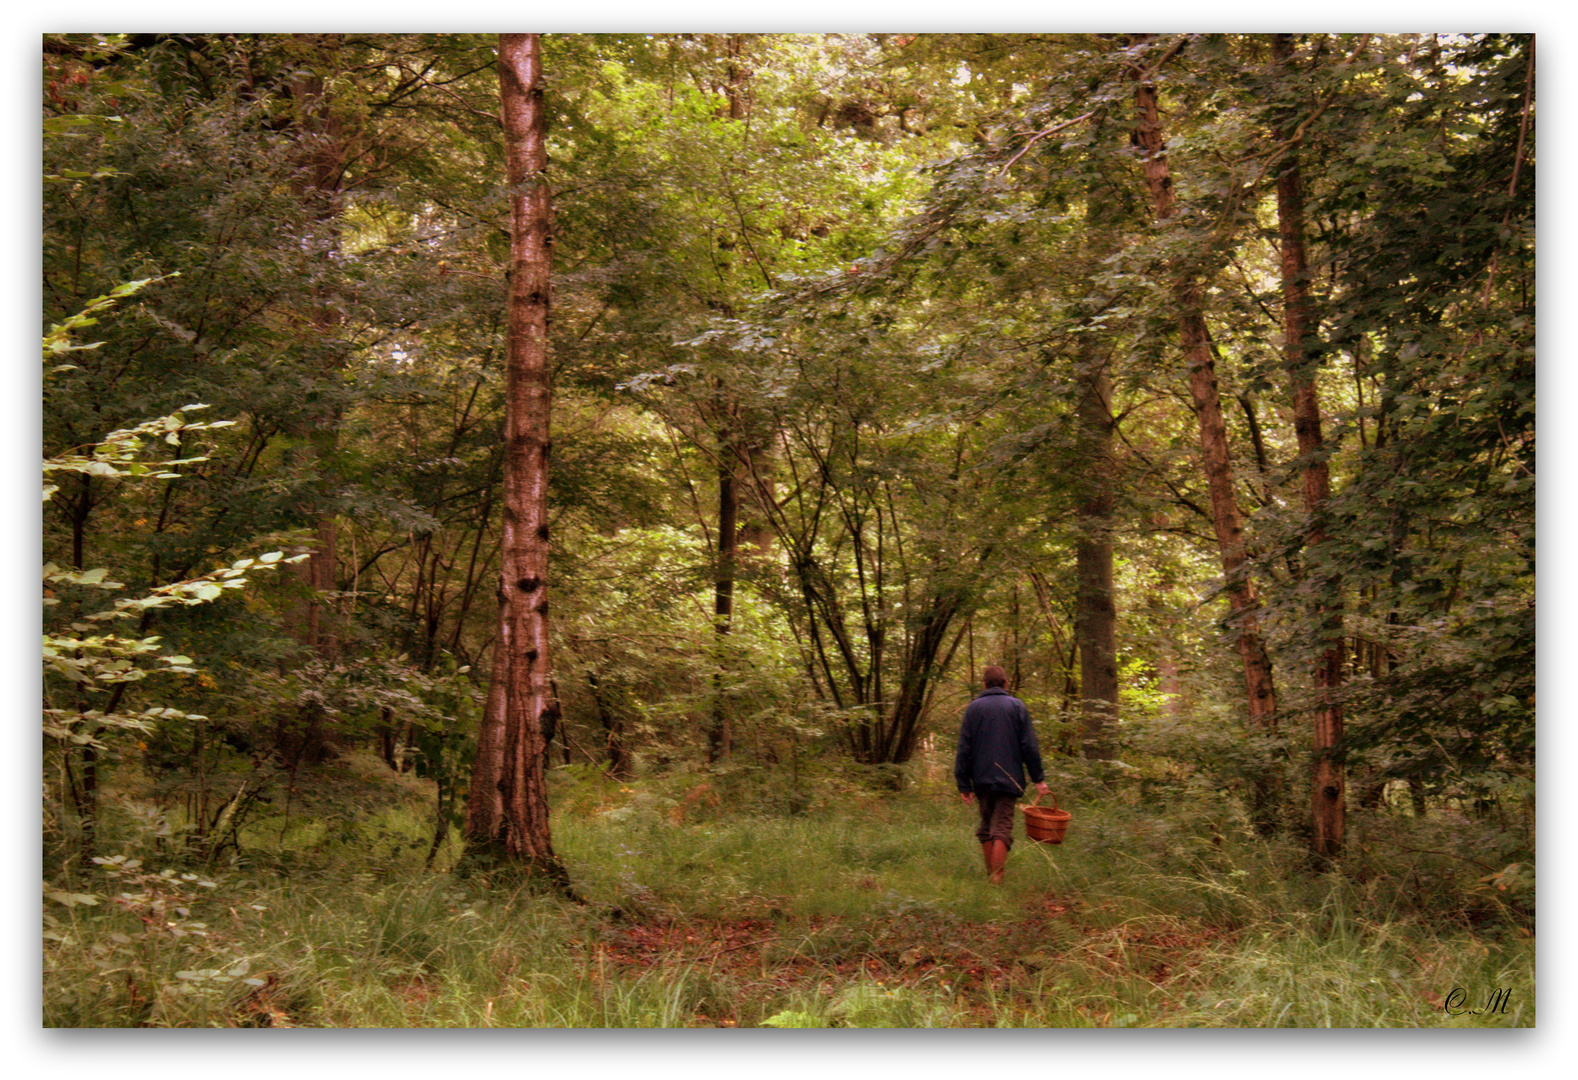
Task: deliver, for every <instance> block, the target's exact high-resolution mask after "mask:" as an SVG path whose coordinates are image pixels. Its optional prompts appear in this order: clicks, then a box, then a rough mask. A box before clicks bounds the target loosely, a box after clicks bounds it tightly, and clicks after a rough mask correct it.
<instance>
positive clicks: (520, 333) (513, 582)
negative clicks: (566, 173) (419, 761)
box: [466, 34, 569, 890]
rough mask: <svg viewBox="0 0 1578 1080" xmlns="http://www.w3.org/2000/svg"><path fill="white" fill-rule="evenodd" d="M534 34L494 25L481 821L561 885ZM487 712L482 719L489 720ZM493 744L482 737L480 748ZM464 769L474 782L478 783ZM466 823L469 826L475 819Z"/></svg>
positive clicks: (541, 152) (508, 849) (544, 196)
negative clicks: (497, 168)
mask: <svg viewBox="0 0 1578 1080" xmlns="http://www.w3.org/2000/svg"><path fill="white" fill-rule="evenodd" d="M540 37H541V36H540V35H538V34H500V35H499V97H500V101H501V103H502V106H503V122H504V147H505V162H506V169H507V180H508V182H509V188H510V269H509V297H508V304H509V313H508V328H507V330H506V334H507V344H508V370H507V376H506V382H505V421H504V447H505V464H504V525H503V541H502V548H501V557H500V562H501V574H500V587H499V594H500V601H501V602H500V608H501V610H500V619H499V623H500V633H499V642H498V646H497V647H498V648H500V649H502V650H503V651H504V655H503V659H502V661H501V662H499V663H495V664H494V669H493V670H494V677H495V679H497V680H499V681H501V682H502V683H503V694H502V697H503V714H504V715H503V731H502V733H496V734H502V737H503V738H502V742H503V747H502V760H501V761H500V762H499V772H498V776H497V781H496V787H497V790H498V794H499V799H500V802H501V810H502V814H501V818H500V820H499V821H497V822H494V823H486V824H491V825H492V829H491V832H490V833H489V834H488V839H489V841H490V842H491V844H492V845H493V846H494V847H495V848H496V849H497V850H498V851H499V853H501V854H502V855H503V856H504V858H506V859H508V860H510V861H512V862H515V863H518V864H521V865H524V866H525V867H527V868H528V869H529V870H530V871H531V872H532V873H533V874H538V875H542V876H544V877H546V878H548V879H550V880H551V881H553V882H554V883H555V884H557V885H558V886H559V887H560V888H562V889H565V890H568V888H569V878H568V875H567V874H566V873H565V869H564V866H563V864H562V863H561V862H560V861H559V859H558V857H557V856H556V855H555V854H554V852H553V844H552V840H551V836H550V834H549V829H548V794H547V787H546V784H545V778H544V769H543V761H544V754H545V750H546V748H547V734H548V732H550V731H551V730H552V726H553V724H554V722H555V721H556V719H557V716H558V707H557V703H556V701H555V700H554V694H553V684H552V680H551V677H550V676H551V671H552V668H551V656H550V653H549V640H548V625H549V624H548V458H549V452H550V448H551V443H550V439H549V405H550V386H549V367H548V307H549V283H550V273H551V269H552V244H553V238H552V235H551V233H550V225H551V212H552V204H551V200H550V196H549V191H548V185H547V178H546V176H545V175H544V173H545V170H546V168H547V165H548V154H547V115H546V113H545V111H544V103H543V72H542V46H541V40H540ZM487 722H488V721H487V719H485V720H484V723H487ZM477 749H478V760H477V767H476V768H475V769H474V774H475V775H476V777H477V779H480V780H481V781H482V784H483V785H486V783H487V782H488V780H489V779H490V778H489V777H488V775H487V774H488V770H489V768H490V762H489V761H487V760H485V759H484V758H483V749H484V745H483V740H482V739H479V741H478V748H477ZM492 749H493V748H492V747H489V750H490V752H491V751H492ZM477 779H474V780H473V788H474V789H475V788H477V787H478V786H479V785H478V783H477ZM490 802H491V794H489V793H488V792H486V791H483V792H481V793H479V792H477V791H476V790H474V791H473V799H472V801H471V803H470V804H468V821H467V829H466V832H467V835H468V837H474V838H476V839H479V840H480V839H481V834H482V827H483V825H484V824H485V823H484V822H482V821H477V822H475V823H473V822H472V821H471V820H470V818H469V810H470V807H471V806H475V805H487V804H489V803H490ZM474 826H475V827H474Z"/></svg>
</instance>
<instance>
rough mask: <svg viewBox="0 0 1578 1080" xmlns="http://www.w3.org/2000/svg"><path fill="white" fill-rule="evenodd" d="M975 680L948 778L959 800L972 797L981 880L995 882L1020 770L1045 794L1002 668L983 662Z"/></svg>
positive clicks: (1025, 714) (1010, 837) (1026, 727)
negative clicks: (977, 690)
mask: <svg viewBox="0 0 1578 1080" xmlns="http://www.w3.org/2000/svg"><path fill="white" fill-rule="evenodd" d="M981 681H982V682H983V683H985V684H986V689H985V690H983V691H982V692H981V694H980V696H978V697H977V698H976V699H975V700H974V701H972V702H970V705H969V707H968V708H966V709H965V710H964V723H963V724H961V725H960V727H959V752H958V754H957V755H956V756H955V757H954V759H953V778H954V781H955V782H956V783H957V784H958V785H959V795H960V797H962V798H963V799H964V801H965V802H969V801H970V800H971V799H974V800H975V801H976V804H977V806H978V807H979V809H980V812H981V824H980V826H979V827H978V828H977V829H976V830H975V835H976V838H977V839H979V840H980V841H981V854H982V856H983V857H985V859H986V875H987V880H988V881H990V882H991V883H992V884H993V885H996V884H999V883H1000V882H1001V881H1002V880H1003V866H1004V864H1006V863H1007V862H1008V849H1009V848H1010V847H1012V846H1013V843H1014V804H1015V802H1017V801H1018V799H1019V796H1020V794H1021V793H1023V791H1024V790H1025V771H1026V770H1027V769H1028V770H1029V772H1030V779H1031V780H1033V781H1035V785H1036V790H1038V791H1040V792H1041V794H1043V795H1045V794H1046V793H1047V785H1046V774H1045V773H1044V772H1042V770H1041V748H1040V747H1039V746H1038V745H1037V744H1036V729H1035V728H1034V727H1033V726H1031V723H1030V710H1029V709H1027V708H1025V703H1024V702H1023V701H1020V700H1019V699H1018V698H1016V697H1014V696H1013V695H1012V694H1010V693H1009V692H1008V691H1007V690H1006V689H1004V687H1006V686H1007V685H1008V673H1007V672H1006V671H1004V670H1003V669H1002V668H1001V667H999V666H998V665H996V664H989V665H988V666H987V667H986V669H985V670H984V671H982V672H981Z"/></svg>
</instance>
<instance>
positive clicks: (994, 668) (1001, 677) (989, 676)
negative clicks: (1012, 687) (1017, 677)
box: [981, 664, 1008, 686]
mask: <svg viewBox="0 0 1578 1080" xmlns="http://www.w3.org/2000/svg"><path fill="white" fill-rule="evenodd" d="M981 681H982V682H984V683H985V684H986V685H987V686H1007V685H1008V672H1006V671H1004V670H1003V669H1002V668H1001V667H999V666H998V665H996V664H987V665H986V668H985V670H983V671H982V672H981Z"/></svg>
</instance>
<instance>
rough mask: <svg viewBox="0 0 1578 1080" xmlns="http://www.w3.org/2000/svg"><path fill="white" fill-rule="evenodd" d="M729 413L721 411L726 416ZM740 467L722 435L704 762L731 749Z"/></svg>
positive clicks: (730, 443)
mask: <svg viewBox="0 0 1578 1080" xmlns="http://www.w3.org/2000/svg"><path fill="white" fill-rule="evenodd" d="M727 413H728V410H724V414H725V415H727ZM738 475H739V465H738V463H737V461H736V456H735V448H734V441H733V438H732V434H731V433H730V432H728V431H727V430H725V431H724V433H723V436H722V438H721V439H720V440H719V446H718V566H717V571H716V576H715V578H714V581H713V603H712V619H713V622H712V625H713V629H714V630H715V631H716V633H717V644H716V653H717V671H716V672H715V673H714V675H713V677H712V723H711V725H710V726H709V727H708V729H707V760H708V761H709V762H713V763H716V762H718V761H719V760H721V759H724V758H727V757H728V756H729V754H730V751H731V749H732V746H731V742H732V739H731V732H730V727H729V713H728V703H727V700H726V694H725V690H724V687H725V684H726V682H727V672H726V670H725V669H726V667H727V665H728V650H727V647H726V646H727V641H728V636H729V631H730V629H731V626H732V623H733V620H734V575H735V567H736V555H737V554H738V552H739V535H740V528H739V517H740V513H739V511H740V503H739V485H738V482H737V479H738Z"/></svg>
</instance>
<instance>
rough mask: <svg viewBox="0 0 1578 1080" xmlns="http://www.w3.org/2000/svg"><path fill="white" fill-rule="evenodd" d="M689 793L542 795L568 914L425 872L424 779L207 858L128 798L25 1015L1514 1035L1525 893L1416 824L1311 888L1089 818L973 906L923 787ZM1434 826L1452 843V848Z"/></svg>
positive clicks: (1366, 835)
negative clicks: (1467, 1030) (801, 802)
mask: <svg viewBox="0 0 1578 1080" xmlns="http://www.w3.org/2000/svg"><path fill="white" fill-rule="evenodd" d="M365 776H366V780H367V782H368V783H379V782H380V781H379V779H378V777H377V774H376V770H366V771H365ZM340 780H341V782H345V778H344V777H343V776H342V777H340ZM700 782H701V781H700V779H699V778H698V777H695V776H692V777H690V778H688V779H686V778H670V779H668V780H664V781H653V782H644V783H627V784H622V785H619V784H608V783H604V782H601V781H595V780H586V779H582V780H580V781H578V782H571V781H570V780H568V779H566V778H564V777H560V778H558V779H557V780H556V785H557V786H556V787H555V790H554V800H553V801H554V807H555V815H554V822H553V827H554V840H555V846H556V850H557V851H558V852H559V854H560V855H561V856H562V858H563V859H564V861H565V863H566V865H567V866H568V868H569V870H570V874H571V878H572V880H573V883H574V885H575V888H576V889H577V891H578V892H579V893H580V895H581V897H582V898H583V900H584V903H580V904H577V903H571V902H569V901H566V900H564V899H562V898H559V897H556V896H552V895H545V894H539V893H536V892H533V891H532V890H531V889H529V888H523V887H522V885H521V883H520V882H512V881H509V880H507V879H506V878H504V877H500V876H492V877H490V876H489V875H488V874H486V873H481V872H477V873H472V874H469V875H462V874H459V873H455V872H451V870H450V869H449V868H450V867H451V866H452V865H453V864H454V861H455V859H456V857H457V855H458V851H457V850H456V848H455V847H454V845H453V844H450V845H449V846H447V847H446V848H445V849H444V851H443V852H442V853H441V854H440V857H439V859H438V860H437V864H436V866H435V868H434V869H433V870H424V868H423V861H424V858H425V856H426V852H427V844H428V840H429V838H430V835H431V824H430V822H429V820H428V818H427V805H428V804H427V803H426V802H425V801H424V799H423V796H422V792H421V791H420V790H419V789H418V788H416V787H413V788H412V789H411V791H410V792H408V793H407V794H408V796H409V797H404V798H394V799H388V800H385V801H383V802H381V803H377V804H376V805H380V806H382V809H378V810H376V811H373V812H369V813H367V814H365V815H363V816H360V817H357V816H353V815H352V814H351V813H350V812H349V805H350V804H347V805H346V806H345V807H342V809H344V810H345V812H344V813H339V814H336V813H334V812H333V807H332V806H328V807H327V808H326V807H318V808H317V809H316V810H315V813H316V815H317V816H316V817H310V818H309V817H307V816H305V815H303V816H301V817H300V818H297V819H294V820H292V821H291V822H289V823H287V822H285V821H284V820H283V819H282V818H280V817H275V818H261V819H258V820H255V821H253V822H251V823H250V825H249V827H248V829H247V831H246V832H245V833H244V834H243V837H242V849H243V853H244V854H243V856H242V857H241V858H240V859H239V860H233V861H231V862H230V863H228V864H227V865H221V866H217V867H207V866H203V865H198V864H195V863H193V862H192V861H190V860H188V859H186V858H183V856H182V853H181V852H180V851H179V850H178V849H175V848H173V847H172V846H171V845H170V844H169V843H168V842H165V850H163V851H161V850H160V847H159V842H156V841H155V840H153V839H152V832H151V830H150V829H148V828H147V827H146V823H147V822H148V821H150V820H151V815H150V813H149V811H148V809H147V807H146V806H145V805H142V804H139V803H138V802H137V800H136V798H135V797H134V796H133V795H131V794H129V793H128V794H127V795H126V796H125V802H124V804H123V805H127V806H134V805H135V806H140V809H141V814H140V816H138V815H135V814H127V815H124V816H116V815H107V816H106V822H105V824H104V827H103V830H102V831H103V833H104V837H105V839H104V842H103V843H102V844H101V849H102V850H108V851H114V852H116V853H117V854H118V855H120V856H121V861H119V862H115V863H110V864H107V865H106V864H95V865H92V866H91V867H83V866H80V865H77V864H75V863H71V862H68V863H65V864H62V863H60V862H59V861H58V860H57V859H55V858H51V859H48V860H46V862H47V864H48V865H50V867H51V875H50V876H51V880H50V882H49V884H48V885H47V886H46V895H45V900H44V907H45V948H44V973H43V980H44V987H43V990H44V993H43V1002H44V1015H43V1022H44V1024H45V1025H46V1026H57V1027H84V1026H97V1027H128V1026H143V1025H146V1026H311V1027H350V1028H361V1027H638V1028H645V1027H691V1026H739V1027H752V1026H761V1025H764V1024H765V1025H770V1026H791V1027H792V1026H802V1027H829V1026H841V1027H994V1026H995V1027H1087V1026H1089V1027H1098V1026H1132V1027H1191V1026H1199V1027H1462V1026H1489V1027H1497V1026H1531V1025H1532V1024H1533V1023H1534V976H1533V967H1534V938H1533V919H1532V892H1531V891H1529V892H1527V893H1523V892H1520V891H1519V887H1520V886H1519V883H1520V882H1522V883H1523V884H1524V885H1525V886H1526V885H1527V884H1528V883H1527V881H1526V880H1525V878H1523V877H1521V876H1517V875H1513V876H1506V875H1504V876H1502V877H1496V876H1494V875H1486V874H1485V872H1484V866H1483V865H1481V861H1482V860H1480V859H1479V858H1478V856H1476V857H1475V860H1474V861H1471V860H1470V859H1468V858H1465V857H1463V856H1461V855H1458V854H1455V853H1454V852H1452V851H1451V850H1449V849H1448V848H1447V847H1445V846H1437V845H1441V838H1440V837H1439V836H1433V835H1431V834H1430V830H1432V829H1439V828H1441V823H1439V822H1433V821H1431V820H1429V819H1426V820H1424V821H1419V822H1413V821H1411V820H1408V819H1404V820H1398V819H1392V818H1384V817H1377V818H1374V819H1365V818H1362V817H1359V816H1356V817H1355V819H1354V827H1353V830H1352V836H1353V843H1352V845H1351V850H1350V853H1349V855H1348V856H1347V857H1346V858H1345V860H1344V866H1343V872H1342V873H1341V874H1336V873H1317V872H1315V871H1313V870H1311V869H1309V868H1308V867H1307V866H1306V864H1305V860H1304V857H1303V855H1302V852H1301V851H1300V849H1299V847H1298V845H1297V844H1296V843H1295V842H1294V841H1293V840H1291V839H1290V840H1287V841H1282V842H1267V841H1265V840H1262V839H1259V838H1256V837H1254V836H1252V835H1251V834H1249V833H1248V831H1247V830H1245V829H1244V828H1243V827H1242V825H1241V824H1239V823H1235V821H1234V820H1233V819H1232V817H1231V816H1230V815H1225V814H1224V813H1222V812H1221V809H1220V808H1219V807H1216V806H1212V805H1210V804H1200V805H1195V806H1186V805H1179V804H1178V803H1176V802H1175V803H1173V804H1171V805H1169V807H1168V808H1167V810H1166V812H1165V814H1163V813H1158V812H1151V811H1147V810H1144V809H1142V808H1140V807H1138V806H1136V805H1133V804H1132V803H1131V802H1129V801H1127V800H1125V799H1123V798H1112V799H1110V800H1108V801H1106V802H1101V801H1097V800H1095V799H1093V798H1082V799H1081V800H1080V801H1079V803H1078V805H1076V806H1074V807H1072V809H1073V810H1074V813H1075V818H1074V821H1073V824H1072V825H1071V827H1070V830H1069V836H1068V840H1067V841H1066V842H1065V843H1064V844H1062V845H1060V846H1055V847H1054V846H1048V845H1037V844H1031V843H1029V842H1027V841H1024V840H1021V841H1020V842H1019V843H1017V844H1016V845H1015V847H1014V850H1013V854H1012V855H1011V857H1010V861H1009V866H1008V880H1007V882H1006V883H1005V884H1004V885H1002V886H1000V887H993V886H990V885H988V884H987V883H986V882H985V880H984V874H983V872H982V867H981V865H980V854H979V847H978V846H977V845H976V844H975V841H974V838H973V836H972V835H971V829H972V815H971V811H970V810H969V809H968V808H965V807H964V806H963V805H962V804H960V803H959V802H958V800H957V799H956V798H953V797H952V796H951V795H950V794H948V793H946V792H944V791H936V790H934V791H932V792H930V793H917V792H916V791H913V790H912V791H910V792H907V793H904V794H887V795H879V794H871V793H864V794H862V793H860V792H859V791H858V790H849V791H845V792H844V793H843V795H842V796H841V797H840V798H839V799H837V800H836V801H834V800H830V803H832V804H831V805H823V806H817V807H813V808H812V809H811V810H810V811H809V812H807V813H805V814H802V815H798V816H773V815H770V814H765V813H750V812H745V811H739V810H736V811H734V812H728V810H727V809H726V808H729V807H739V806H748V805H751V800H750V799H749V797H748V796H749V790H748V788H746V789H743V792H742V790H740V789H738V786H736V788H735V789H732V790H729V791H727V792H720V793H719V797H717V798H716V799H705V798H690V797H689V796H691V795H692V794H693V793H694V791H695V790H696V785H697V784H698V783H700ZM687 785H688V787H687ZM351 790H352V787H351V786H349V785H348V786H347V787H346V791H348V792H349V791H351ZM346 797H347V798H351V796H350V795H347V796H346ZM355 805H374V803H372V802H369V801H367V800H356V802H355ZM293 813H294V811H293ZM139 821H141V822H143V823H144V824H143V825H138V824H137V823H138V822H139ZM175 824H176V825H177V826H178V825H179V822H176V823H175ZM1448 824H1449V825H1450V827H1451V829H1452V830H1454V832H1455V834H1456V835H1457V836H1458V838H1459V839H1460V840H1464V841H1465V843H1466V838H1468V834H1467V833H1466V832H1465V830H1466V829H1467V828H1468V827H1469V826H1466V825H1465V824H1464V823H1463V822H1461V821H1452V822H1450V823H1448ZM175 832H176V833H177V835H178V834H179V829H178V828H177V829H176V830H175ZM1471 839H1473V841H1474V843H1475V844H1476V845H1478V846H1474V847H1472V848H1465V850H1473V851H1475V852H1478V853H1479V854H1481V855H1483V854H1485V853H1486V852H1498V851H1500V850H1501V849H1498V848H1496V844H1497V843H1500V842H1502V841H1501V840H1498V838H1496V837H1494V836H1488V835H1485V836H1481V835H1478V834H1475V835H1474V836H1473V837H1472V838H1471ZM112 844H119V845H120V847H119V850H117V849H116V848H114V847H112V846H111V845H112ZM1509 850H1510V849H1509ZM139 860H140V861H139ZM1509 881H1510V882H1512V883H1513V886H1514V887H1513V888H1510V889H1509V888H1508V887H1507V883H1508V882H1509ZM1424 883H1428V887H1421V886H1422V885H1423V884H1424ZM1498 886H1499V887H1498ZM1454 992H1456V993H1454ZM1498 992H1499V993H1501V994H1502V995H1503V996H1502V997H1499V998H1493V997H1492V995H1495V994H1497V993H1498ZM1492 1004H1499V1005H1502V1006H1503V1008H1502V1009H1501V1010H1499V1011H1493V1010H1491V1009H1488V1008H1487V1007H1486V1006H1487V1005H1492ZM1474 1009H1478V1010H1479V1011H1478V1012H1477V1013H1476V1012H1474V1011H1472V1010H1474Z"/></svg>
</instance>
